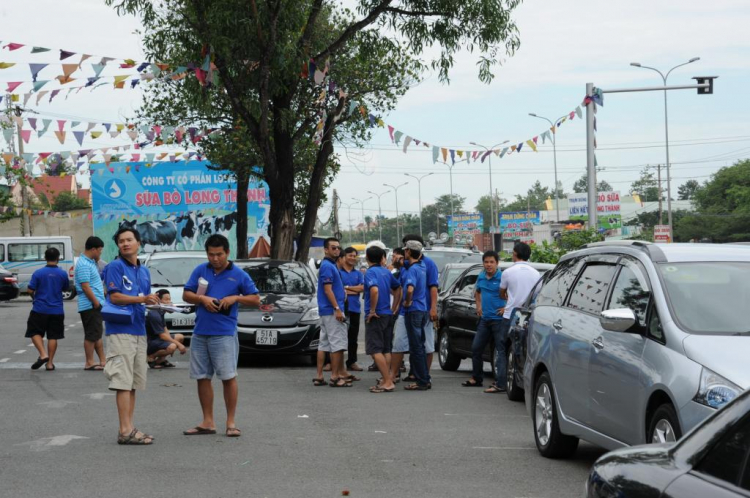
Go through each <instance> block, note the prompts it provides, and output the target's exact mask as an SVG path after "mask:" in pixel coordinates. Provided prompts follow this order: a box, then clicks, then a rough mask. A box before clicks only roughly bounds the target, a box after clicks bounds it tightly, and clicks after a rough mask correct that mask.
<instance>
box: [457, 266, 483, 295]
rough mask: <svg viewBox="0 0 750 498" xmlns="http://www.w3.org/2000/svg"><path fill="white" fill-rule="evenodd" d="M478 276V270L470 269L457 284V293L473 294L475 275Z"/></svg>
mask: <svg viewBox="0 0 750 498" xmlns="http://www.w3.org/2000/svg"><path fill="white" fill-rule="evenodd" d="M478 276H479V270H472V271H470V272H469V273H467V274H466V275H464V278H462V279H461V283H460V285H459V286H458V289H459V290H458V293H459V294H462V295H466V296H473V295H474V286H475V285H476V283H477V277H478Z"/></svg>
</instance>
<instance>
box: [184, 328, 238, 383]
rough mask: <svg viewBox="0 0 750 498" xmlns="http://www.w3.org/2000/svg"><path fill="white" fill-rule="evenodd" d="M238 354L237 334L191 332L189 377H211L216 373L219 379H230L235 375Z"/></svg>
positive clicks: (197, 378)
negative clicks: (200, 333)
mask: <svg viewBox="0 0 750 498" xmlns="http://www.w3.org/2000/svg"><path fill="white" fill-rule="evenodd" d="M239 354H240V346H239V340H238V339H237V334H234V335H199V334H193V337H192V340H191V341H190V378H191V379H196V380H201V379H211V378H212V377H213V376H214V374H216V376H217V377H218V378H219V379H221V380H231V379H233V378H235V377H237V360H238V359H239Z"/></svg>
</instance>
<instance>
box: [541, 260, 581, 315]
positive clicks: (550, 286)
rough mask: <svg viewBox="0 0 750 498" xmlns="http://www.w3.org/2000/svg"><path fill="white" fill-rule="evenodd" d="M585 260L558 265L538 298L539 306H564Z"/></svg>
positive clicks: (566, 261)
mask: <svg viewBox="0 0 750 498" xmlns="http://www.w3.org/2000/svg"><path fill="white" fill-rule="evenodd" d="M582 261H583V260H581V259H575V258H571V259H568V260H565V261H561V262H560V263H558V264H557V266H556V267H555V269H554V270H552V275H551V276H550V278H549V279H548V281H547V283H546V284H545V285H544V286H543V287H542V290H541V292H540V293H539V296H538V297H537V301H536V304H537V306H562V303H563V301H564V300H565V296H566V295H567V294H568V289H570V286H571V285H573V281H574V280H575V279H576V276H577V275H578V272H579V270H580V268H581V265H582V264H583V263H582Z"/></svg>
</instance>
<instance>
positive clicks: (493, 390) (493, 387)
mask: <svg viewBox="0 0 750 498" xmlns="http://www.w3.org/2000/svg"><path fill="white" fill-rule="evenodd" d="M484 392H486V393H489V394H491V393H504V392H505V389H500V388H499V387H497V386H496V385H494V384H493V385H491V386H490V387H488V388H487V389H485V390H484Z"/></svg>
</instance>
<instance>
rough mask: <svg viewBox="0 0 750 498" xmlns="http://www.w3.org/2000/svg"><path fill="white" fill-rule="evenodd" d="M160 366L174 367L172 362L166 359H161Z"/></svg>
mask: <svg viewBox="0 0 750 498" xmlns="http://www.w3.org/2000/svg"><path fill="white" fill-rule="evenodd" d="M161 366H162V367H164V368H175V366H174V364H172V363H170V362H169V361H168V360H164V361H162V362H161Z"/></svg>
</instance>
